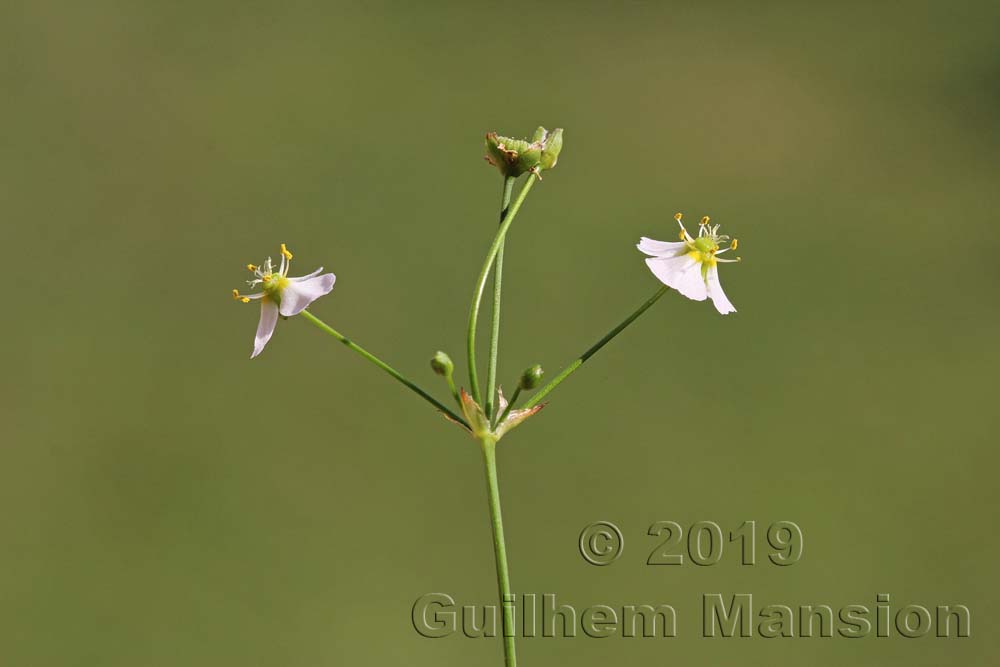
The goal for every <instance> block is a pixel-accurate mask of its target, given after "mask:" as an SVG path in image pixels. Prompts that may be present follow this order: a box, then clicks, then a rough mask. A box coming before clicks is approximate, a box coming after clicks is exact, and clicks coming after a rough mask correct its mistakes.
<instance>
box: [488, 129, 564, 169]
mask: <svg viewBox="0 0 1000 667" xmlns="http://www.w3.org/2000/svg"><path fill="white" fill-rule="evenodd" d="M561 149H562V130H554V131H552V132H549V131H548V130H546V129H545V128H544V127H539V128H538V129H537V130H536V131H535V135H534V136H533V137H532V140H531V141H530V142H529V141H526V140H524V139H511V138H510V137H503V136H500V135H498V134H497V133H496V132H490V133H489V134H487V135H486V161H487V162H489V163H490V164H492V165H493V166H494V167H496V168H497V169H499V170H500V173H502V174H503V175H504V176H514V177H517V176H520V175H521V174H523V173H525V172H528V171H534V170H542V169H551V168H552V167H554V166H555V164H556V160H557V159H558V158H559V151H560V150H561Z"/></svg>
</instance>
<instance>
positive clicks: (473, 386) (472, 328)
mask: <svg viewBox="0 0 1000 667" xmlns="http://www.w3.org/2000/svg"><path fill="white" fill-rule="evenodd" d="M536 180H538V174H537V173H534V172H532V173H531V174H530V175H529V176H528V181H527V182H526V183H525V184H524V186H523V187H521V191H520V192H519V193H518V195H517V199H516V200H514V204H513V205H512V206H511V207H510V211H509V212H508V213H507V215H506V216H505V217H504V220H503V222H502V223H501V224H500V229H498V230H497V233H496V236H495V237H494V238H493V243H492V245H490V249H489V251H488V252H487V253H486V261H484V262H483V268H482V269H481V270H480V271H479V278H478V279H477V280H476V287H475V290H474V292H473V294H472V305H471V306H470V307H469V327H468V331H467V336H466V340H467V351H468V356H469V391H470V392H471V394H472V398H473V399H474V400H475V401H476V403H479V402H480V401H481V400H482V396H481V394H480V391H479V378H478V377H477V373H476V326H477V325H478V323H479V306H480V304H481V303H482V301H483V291H484V290H485V289H486V281H487V279H488V278H489V276H490V269H492V268H493V262H494V260H496V257H497V253H498V252H500V245H501V244H502V243H503V240H504V238H505V237H506V236H507V230H509V229H510V226H511V224H512V223H513V222H514V219H515V218H516V217H517V212H518V211H520V210H521V204H523V203H524V200H525V198H527V196H528V193H529V192H531V188H532V186H533V185H534V184H535V181H536Z"/></svg>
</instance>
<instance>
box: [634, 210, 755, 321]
mask: <svg viewBox="0 0 1000 667" xmlns="http://www.w3.org/2000/svg"><path fill="white" fill-rule="evenodd" d="M674 219H676V220H677V223H678V224H679V225H680V226H681V233H680V238H681V240H680V241H673V242H670V241H655V240H653V239H647V238H646V237H645V236H644V237H642V238H641V239H639V244H638V245H637V246H636V247H637V248H639V250H641V251H642V252H644V253H646V254H647V255H650V257H649V258H648V259H647V260H646V265H647V266H648V267H649V269H650V271H652V272H653V275H654V276H656V277H657V278H659V279H660V282H662V283H663V284H664V285H667V286H668V287H672V288H673V289H675V290H677V291H678V292H680V293H681V294H683V295H684V296H686V297H687V298H689V299H694V300H695V301H704V300H705V299H711V300H712V303H713V304H715V309H716V310H718V311H719V312H720V313H722V314H723V315H725V314H727V313H735V312H736V308H734V307H733V304H732V303H730V302H729V299H727V298H726V294H725V292H723V291H722V284H721V283H720V282H719V267H718V264H719V263H728V262H738V261H740V258H739V257H737V258H736V259H719V258H718V257H717V256H718V255H721V254H722V253H724V252H729V251H730V250H735V249H736V246H737V245H738V242H737V240H736V239H733V241H732V243H730V245H729V247H728V248H725V249H724V250H719V243H725V242H727V241H729V237H728V236H724V235H720V234H719V225H715V226H709V224H708V220H709V218H708V216H705V217H704V218H702V219H701V224H700V225H699V229H698V238H696V239H695V238H691V235H690V234H688V232H687V230H686V229H685V228H684V223H682V222H681V214H680V213H678V214H677V215H675V216H674Z"/></svg>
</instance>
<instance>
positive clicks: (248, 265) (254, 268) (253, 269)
mask: <svg viewBox="0 0 1000 667" xmlns="http://www.w3.org/2000/svg"><path fill="white" fill-rule="evenodd" d="M256 270H257V267H256V266H254V265H253V264H247V271H256Z"/></svg>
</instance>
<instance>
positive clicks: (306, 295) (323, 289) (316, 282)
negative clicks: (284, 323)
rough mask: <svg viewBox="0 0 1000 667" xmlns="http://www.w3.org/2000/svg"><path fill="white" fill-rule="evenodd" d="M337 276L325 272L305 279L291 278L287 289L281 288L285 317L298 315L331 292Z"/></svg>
mask: <svg viewBox="0 0 1000 667" xmlns="http://www.w3.org/2000/svg"><path fill="white" fill-rule="evenodd" d="M336 281H337V276H335V275H333V274H332V273H324V274H323V275H321V276H315V277H312V278H306V279H305V280H289V281H288V285H286V286H285V289H283V290H281V314H282V315H284V316H285V317H291V316H292V315H298V314H299V313H301V312H302V311H303V310H305V309H306V308H308V307H309V304H310V303H312V302H313V301H315V300H316V299H318V298H320V297H321V296H323V295H324V294H329V293H330V290H332V289H333V283H335V282H336Z"/></svg>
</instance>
